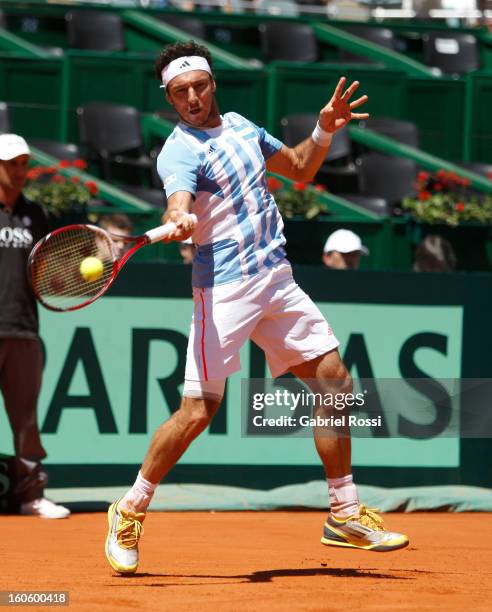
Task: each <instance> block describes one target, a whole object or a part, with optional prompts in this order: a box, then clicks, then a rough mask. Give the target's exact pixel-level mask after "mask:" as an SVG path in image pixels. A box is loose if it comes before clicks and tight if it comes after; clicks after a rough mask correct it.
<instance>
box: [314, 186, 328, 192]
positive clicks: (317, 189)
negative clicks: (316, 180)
mask: <svg viewBox="0 0 492 612" xmlns="http://www.w3.org/2000/svg"><path fill="white" fill-rule="evenodd" d="M314 188H315V189H316V191H326V187H325V186H324V185H315V186H314Z"/></svg>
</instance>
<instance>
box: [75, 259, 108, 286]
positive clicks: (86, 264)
mask: <svg viewBox="0 0 492 612" xmlns="http://www.w3.org/2000/svg"><path fill="white" fill-rule="evenodd" d="M103 272H104V266H103V263H102V261H101V260H100V259H98V258H97V257H86V258H85V259H83V260H82V263H81V264H80V274H81V275H82V277H83V279H84V280H86V281H88V282H89V283H92V282H94V281H97V280H98V279H100V278H101V276H102V275H103Z"/></svg>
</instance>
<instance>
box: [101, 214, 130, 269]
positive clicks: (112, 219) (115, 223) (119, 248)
mask: <svg viewBox="0 0 492 612" xmlns="http://www.w3.org/2000/svg"><path fill="white" fill-rule="evenodd" d="M99 226H100V227H102V229H104V230H106V231H107V232H109V233H110V234H111V235H112V238H113V243H114V246H115V255H116V258H117V259H120V258H121V257H122V256H123V255H124V254H125V252H126V251H127V250H128V247H129V246H131V244H130V243H126V242H125V241H124V240H118V239H117V238H115V235H116V236H131V235H132V232H133V224H132V222H131V221H130V219H129V218H128V217H127V215H124V214H121V213H115V214H112V215H103V216H102V217H101V218H100V219H99Z"/></svg>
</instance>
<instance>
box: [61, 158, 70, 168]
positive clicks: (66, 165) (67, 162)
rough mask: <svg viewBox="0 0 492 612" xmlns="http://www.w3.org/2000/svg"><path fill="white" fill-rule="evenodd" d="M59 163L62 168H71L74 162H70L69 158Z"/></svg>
mask: <svg viewBox="0 0 492 612" xmlns="http://www.w3.org/2000/svg"><path fill="white" fill-rule="evenodd" d="M58 165H59V166H60V168H70V166H71V165H72V162H69V161H68V159H62V160H61V161H60V163H59V164H58Z"/></svg>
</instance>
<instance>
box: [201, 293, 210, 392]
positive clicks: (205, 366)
mask: <svg viewBox="0 0 492 612" xmlns="http://www.w3.org/2000/svg"><path fill="white" fill-rule="evenodd" d="M203 292H204V289H203V288H202V290H201V291H200V300H201V301H202V338H201V345H202V361H203V373H204V375H205V380H206V381H208V373H207V360H206V359H205V302H204V301H203Z"/></svg>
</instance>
